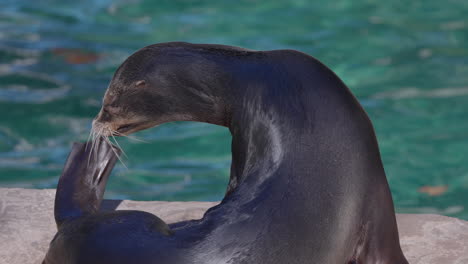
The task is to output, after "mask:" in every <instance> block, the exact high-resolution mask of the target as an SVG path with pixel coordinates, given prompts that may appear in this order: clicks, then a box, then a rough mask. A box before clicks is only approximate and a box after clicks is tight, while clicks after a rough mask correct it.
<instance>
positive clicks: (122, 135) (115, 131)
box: [111, 130, 149, 143]
mask: <svg viewBox="0 0 468 264" xmlns="http://www.w3.org/2000/svg"><path fill="white" fill-rule="evenodd" d="M111 132H112V134H113V135H116V136H119V137H126V138H128V139H131V140H135V141H138V142H143V143H149V142H148V141H146V140H143V139H141V138H138V137H136V136H133V135H132V136H130V135H125V134H122V133H120V132H119V131H117V130H112V131H111Z"/></svg>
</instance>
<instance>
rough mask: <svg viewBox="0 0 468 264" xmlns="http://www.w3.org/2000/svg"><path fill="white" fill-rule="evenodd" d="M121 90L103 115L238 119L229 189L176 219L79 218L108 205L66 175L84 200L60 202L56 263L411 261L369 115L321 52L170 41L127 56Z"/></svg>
mask: <svg viewBox="0 0 468 264" xmlns="http://www.w3.org/2000/svg"><path fill="white" fill-rule="evenodd" d="M140 80H144V84H143V85H137V84H136V82H138V81H140ZM109 91H112V94H110V93H109V94H108V95H106V98H105V100H104V105H103V110H102V111H101V113H100V114H99V116H98V118H97V120H96V121H97V122H100V123H102V124H104V123H106V122H107V123H109V124H110V123H112V122H113V120H114V119H116V118H117V117H118V116H120V118H122V119H123V120H127V121H128V122H130V121H131V120H132V118H137V119H139V122H140V123H141V122H143V123H145V122H146V123H147V124H151V126H153V125H156V124H160V123H163V122H169V121H176V120H192V121H200V122H208V123H213V124H218V125H222V126H226V127H228V128H229V129H230V131H231V133H232V165H231V176H230V182H229V186H228V190H227V194H226V196H225V197H224V199H223V201H222V203H221V204H220V205H218V206H215V207H213V208H211V209H210V210H208V212H207V213H206V214H205V216H204V217H203V218H202V219H201V220H195V221H189V222H184V223H178V224H172V225H169V226H166V225H165V224H164V223H163V222H162V221H161V220H160V219H159V218H157V217H156V216H153V215H151V214H148V213H144V212H137V211H123V212H119V211H116V212H111V213H98V212H96V211H92V212H91V213H82V214H81V215H80V214H75V213H73V214H71V216H72V217H70V216H69V215H68V214H69V212H67V209H66V208H70V210H72V211H73V210H74V209H73V208H75V207H77V206H78V207H79V206H85V205H86V206H92V205H94V206H95V207H96V206H99V203H100V199H101V198H100V197H99V199H97V200H96V199H95V195H91V194H89V191H88V190H81V189H80V188H85V189H86V188H88V189H89V186H88V187H87V186H86V185H85V186H81V185H80V186H75V187H73V185H74V182H73V181H70V182H69V183H66V184H65V185H64V184H60V185H59V187H58V192H59V193H60V192H61V191H62V190H63V189H65V188H67V189H69V190H71V191H72V192H74V193H75V197H78V199H77V200H71V201H70V200H66V199H65V200H64V201H61V200H58V201H57V204H56V205H58V206H60V208H62V209H61V210H59V215H58V216H57V219H58V220H59V222H58V224H59V231H58V233H57V235H56V237H55V239H54V240H53V241H52V242H51V245H50V249H49V252H48V254H47V257H46V260H45V263H47V264H51V263H61V264H75V263H83V264H84V263H86V264H93V263H96V264H120V263H121V264H129V263H145V264H146V263H153V264H162V263H164V264H172V263H203V264H207V263H214V264H222V263H251V264H252V263H254V264H256V263H269V264H284V263H289V264H295V263H301V264H303V263H321V264H348V263H353V264H370V263H379V264H380V263H383V264H405V263H407V261H406V260H405V258H404V256H403V254H402V252H401V249H400V244H399V239H398V231H397V226H396V221H395V213H394V209H393V203H392V198H391V194H390V190H389V187H388V184H387V180H386V177H385V173H384V169H383V167H382V162H381V159H380V154H379V149H378V146H377V141H376V138H375V135H374V130H373V128H372V125H371V122H370V121H369V119H368V117H367V115H366V113H365V112H364V110H363V109H362V107H361V106H360V105H359V103H358V102H357V100H356V99H355V98H354V96H353V95H352V94H351V93H350V91H349V90H348V88H347V87H346V86H345V85H344V84H343V83H342V82H341V81H340V79H339V78H338V77H337V76H336V75H335V74H333V72H331V71H330V70H329V69H328V68H327V67H326V66H324V65H323V64H321V63H320V62H318V61H317V60H316V59H314V58H312V57H310V56H308V55H306V54H303V53H300V52H297V51H292V50H276V51H250V50H244V49H240V48H235V47H229V46H220V45H195V44H188V43H164V44H158V45H153V46H149V47H146V48H144V49H142V50H139V51H138V52H136V53H135V54H133V55H132V56H131V57H129V58H128V59H127V60H126V61H125V62H124V63H123V64H122V66H121V67H120V68H119V69H118V70H117V72H116V74H115V76H114V78H113V80H112V82H111V85H110V87H109ZM107 108H109V109H114V110H115V109H116V108H117V109H118V111H117V112H115V113H114V114H112V113H111V112H112V111H109V110H108V109H107ZM130 117H131V118H130ZM148 126H149V125H147V126H146V127H148ZM109 155H112V154H109ZM70 162H71V161H70ZM73 162H75V161H73ZM76 162H83V161H81V160H77V161H76ZM96 162H97V161H96ZM91 166H96V164H91ZM64 174H69V175H73V176H72V177H75V178H89V177H92V175H87V174H83V173H80V172H79V171H77V170H76V169H75V171H74V170H73V168H72V169H69V170H68V171H67V170H65V171H64ZM62 177H63V176H62ZM61 181H62V180H61ZM62 182H63V181H62ZM67 184H68V185H67ZM70 185H71V186H70ZM80 194H83V195H80ZM58 199H60V196H58ZM78 211H79V210H78ZM86 212H87V211H86Z"/></svg>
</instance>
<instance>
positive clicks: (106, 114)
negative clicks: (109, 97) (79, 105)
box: [95, 108, 112, 123]
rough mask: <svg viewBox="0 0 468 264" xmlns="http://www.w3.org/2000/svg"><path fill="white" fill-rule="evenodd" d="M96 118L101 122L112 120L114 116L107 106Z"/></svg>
mask: <svg viewBox="0 0 468 264" xmlns="http://www.w3.org/2000/svg"><path fill="white" fill-rule="evenodd" d="M95 120H96V121H98V122H101V123H103V122H110V121H111V120H112V116H111V114H110V113H109V111H108V110H107V109H106V108H102V109H101V111H99V114H98V115H97V116H96V118H95Z"/></svg>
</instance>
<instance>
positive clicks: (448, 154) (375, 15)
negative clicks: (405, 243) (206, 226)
mask: <svg viewBox="0 0 468 264" xmlns="http://www.w3.org/2000/svg"><path fill="white" fill-rule="evenodd" d="M165 41H189V42H196V43H221V44H230V45H238V46H242V47H246V48H250V49H260V50H266V49H283V48H289V49H298V50H301V51H304V52H306V53H308V54H310V55H312V56H314V57H316V58H318V59H319V60H321V61H323V62H324V63H325V64H327V65H328V66H329V67H330V68H332V69H333V70H334V71H335V72H336V73H337V74H338V75H339V76H340V77H341V78H342V79H343V81H344V82H345V83H346V84H347V85H348V86H349V87H350V88H351V90H352V91H353V92H354V93H355V94H356V96H357V97H358V99H359V100H360V102H361V103H362V104H363V106H364V108H365V109H366V110H367V112H368V114H369V116H370V117H371V119H372V121H373V123H374V126H375V129H376V132H377V136H378V140H379V144H380V148H381V152H382V157H383V162H384V165H385V168H386V172H387V177H388V180H389V183H390V185H391V189H392V192H393V197H394V200H395V204H396V207H397V210H398V211H399V212H416V213H420V212H430V213H441V214H446V215H450V216H457V217H461V218H465V219H468V1H462V0H461V1H455V0H446V1H436V0H425V1H422V0H414V1H398V0H387V1H376V0H344V1H325V0H318V1H307V0H287V1H286V0H284V1H254V0H250V1H208V0H199V1H195V0H187V1H170V0H165V1H150V0H117V1H110V0H95V1H91V0H81V1H58V0H57V1H51V0H40V1H30V0H15V1H10V0H2V1H0V186H3V187H32V188H52V187H55V185H56V182H57V179H58V176H59V174H60V171H61V169H62V166H63V163H64V161H65V158H66V156H67V154H68V151H69V148H70V145H71V142H73V141H77V140H82V141H84V140H86V138H87V135H88V132H89V129H90V123H91V119H92V118H93V116H94V115H95V114H96V113H97V112H98V110H99V108H100V100H101V97H102V95H103V93H104V90H105V89H106V87H107V84H108V82H109V80H110V78H111V77H112V74H113V72H114V70H115V69H116V68H117V66H118V65H119V64H120V63H121V62H122V61H123V60H124V59H125V58H126V57H127V56H128V55H130V54H131V53H132V52H134V51H135V50H136V49H139V48H141V47H143V46H146V45H149V44H152V43H156V42H165ZM137 136H138V137H139V138H141V139H144V140H145V141H147V143H143V142H132V141H129V140H127V139H121V140H119V141H120V143H121V145H122V146H123V148H124V149H125V151H126V153H127V155H128V159H126V160H125V163H126V165H127V167H128V169H126V168H125V167H123V166H122V165H120V164H119V165H118V166H116V168H115V170H114V174H113V176H112V178H111V180H110V182H109V184H108V191H107V193H106V195H107V197H108V198H129V199H141V200H155V199H160V200H201V201H205V200H218V199H220V198H222V197H223V194H224V191H225V187H226V184H227V179H228V176H229V171H228V169H229V165H230V135H229V132H228V131H227V129H224V128H221V127H215V126H211V125H206V124H201V123H173V124H166V125H163V126H161V127H159V128H156V129H151V130H148V131H144V132H141V133H138V134H137Z"/></svg>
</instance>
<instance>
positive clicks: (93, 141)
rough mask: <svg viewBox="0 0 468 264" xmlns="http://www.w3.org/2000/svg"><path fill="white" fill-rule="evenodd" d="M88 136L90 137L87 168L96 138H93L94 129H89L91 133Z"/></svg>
mask: <svg viewBox="0 0 468 264" xmlns="http://www.w3.org/2000/svg"><path fill="white" fill-rule="evenodd" d="M89 135H90V137H91V149H90V150H89V156H88V166H89V162H90V160H91V153H93V148H94V143H95V142H96V136H95V131H94V127H93V128H91V131H90V132H89ZM86 145H88V143H86Z"/></svg>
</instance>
